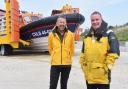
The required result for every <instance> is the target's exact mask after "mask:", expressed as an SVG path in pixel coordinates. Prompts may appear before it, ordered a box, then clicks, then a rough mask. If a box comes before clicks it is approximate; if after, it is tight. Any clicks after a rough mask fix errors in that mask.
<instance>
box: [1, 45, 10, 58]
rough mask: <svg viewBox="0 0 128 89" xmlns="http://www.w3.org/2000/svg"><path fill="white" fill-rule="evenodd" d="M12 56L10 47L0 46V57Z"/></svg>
mask: <svg viewBox="0 0 128 89" xmlns="http://www.w3.org/2000/svg"><path fill="white" fill-rule="evenodd" d="M10 54H12V47H11V46H9V45H1V55H2V56H6V55H10Z"/></svg>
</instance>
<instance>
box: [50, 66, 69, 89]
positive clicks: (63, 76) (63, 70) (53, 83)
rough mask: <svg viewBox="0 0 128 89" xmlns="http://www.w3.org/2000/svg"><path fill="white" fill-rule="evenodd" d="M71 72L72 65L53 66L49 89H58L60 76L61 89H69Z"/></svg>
mask: <svg viewBox="0 0 128 89" xmlns="http://www.w3.org/2000/svg"><path fill="white" fill-rule="evenodd" d="M70 70H71V65H59V66H51V70H50V88H49V89H57V84H58V80H59V76H60V86H61V89H67V82H68V78H69V74H70Z"/></svg>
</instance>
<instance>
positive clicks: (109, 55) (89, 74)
mask: <svg viewBox="0 0 128 89" xmlns="http://www.w3.org/2000/svg"><path fill="white" fill-rule="evenodd" d="M119 54H120V51H119V43H118V40H117V38H116V36H115V34H114V32H113V31H112V30H108V29H107V23H106V22H105V21H104V20H103V19H102V16H101V14H100V13H99V12H97V11H95V12H93V13H92V14H91V28H90V31H89V33H88V34H87V35H86V36H85V38H84V41H83V47H82V52H81V54H80V64H81V67H82V70H83V72H84V76H85V80H86V85H87V89H110V80H111V73H110V72H111V69H112V66H113V65H114V63H115V60H116V59H117V58H118V57H119Z"/></svg>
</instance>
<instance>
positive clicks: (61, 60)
mask: <svg viewBox="0 0 128 89" xmlns="http://www.w3.org/2000/svg"><path fill="white" fill-rule="evenodd" d="M61 64H62V43H61Z"/></svg>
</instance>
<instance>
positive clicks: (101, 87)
mask: <svg viewBox="0 0 128 89" xmlns="http://www.w3.org/2000/svg"><path fill="white" fill-rule="evenodd" d="M87 89H110V84H87Z"/></svg>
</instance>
